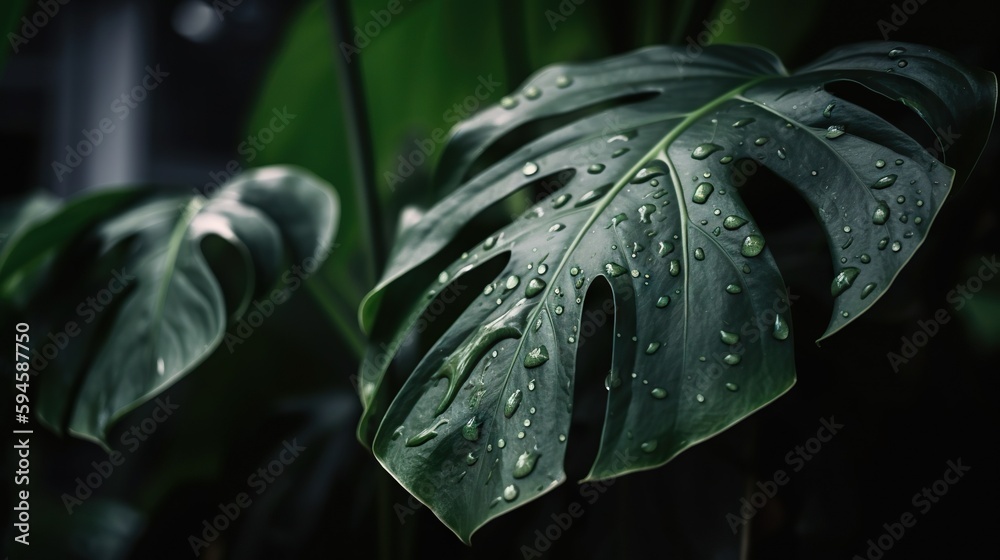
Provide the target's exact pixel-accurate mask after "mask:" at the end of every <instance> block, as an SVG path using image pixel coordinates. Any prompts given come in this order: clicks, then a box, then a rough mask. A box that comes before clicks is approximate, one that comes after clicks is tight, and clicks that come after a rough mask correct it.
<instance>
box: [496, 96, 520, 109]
mask: <svg viewBox="0 0 1000 560" xmlns="http://www.w3.org/2000/svg"><path fill="white" fill-rule="evenodd" d="M500 106H501V107H503V108H504V109H513V108H514V107H517V99H515V98H513V97H510V96H504V97H501V98H500Z"/></svg>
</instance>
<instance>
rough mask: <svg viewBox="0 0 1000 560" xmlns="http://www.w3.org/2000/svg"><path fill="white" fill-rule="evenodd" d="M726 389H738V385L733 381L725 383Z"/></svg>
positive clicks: (734, 390)
mask: <svg viewBox="0 0 1000 560" xmlns="http://www.w3.org/2000/svg"><path fill="white" fill-rule="evenodd" d="M726 389H729V390H730V391H733V392H736V391H739V390H740V386H739V385H737V384H735V383H726Z"/></svg>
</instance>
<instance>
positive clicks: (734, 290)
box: [726, 284, 743, 295]
mask: <svg viewBox="0 0 1000 560" xmlns="http://www.w3.org/2000/svg"><path fill="white" fill-rule="evenodd" d="M726 291H727V292H729V293H730V294H733V295H736V294H739V293H742V292H743V288H741V287H740V286H739V284H729V285H728V286H726Z"/></svg>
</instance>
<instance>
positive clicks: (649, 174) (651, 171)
mask: <svg viewBox="0 0 1000 560" xmlns="http://www.w3.org/2000/svg"><path fill="white" fill-rule="evenodd" d="M666 174H667V168H666V166H664V164H663V163H661V162H658V161H654V162H651V163H650V164H649V165H647V166H646V167H643V168H642V169H640V170H639V172H638V173H636V174H635V177H633V178H632V183H634V184H641V183H645V182H647V181H649V180H650V179H653V178H656V177H659V176H661V175H666Z"/></svg>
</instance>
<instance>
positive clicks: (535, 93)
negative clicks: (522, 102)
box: [524, 86, 542, 99]
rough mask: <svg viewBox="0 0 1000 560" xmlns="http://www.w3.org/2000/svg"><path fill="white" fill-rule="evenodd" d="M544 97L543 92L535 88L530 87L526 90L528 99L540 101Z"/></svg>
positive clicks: (525, 94) (525, 93)
mask: <svg viewBox="0 0 1000 560" xmlns="http://www.w3.org/2000/svg"><path fill="white" fill-rule="evenodd" d="M541 95H542V90H540V89H538V88H537V87H535V86H528V87H526V88H524V96H525V97H526V98H528V99H538V98H539V97H541Z"/></svg>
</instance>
